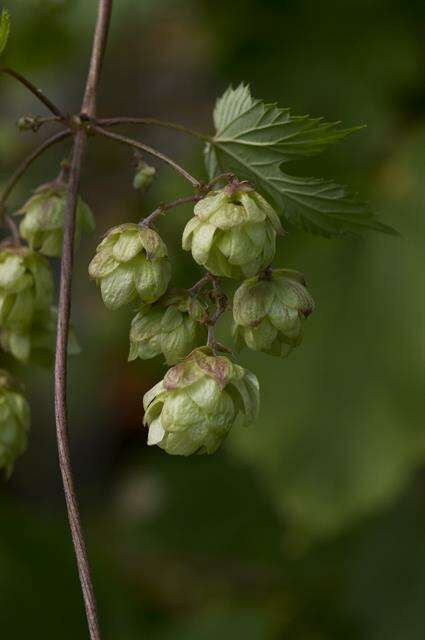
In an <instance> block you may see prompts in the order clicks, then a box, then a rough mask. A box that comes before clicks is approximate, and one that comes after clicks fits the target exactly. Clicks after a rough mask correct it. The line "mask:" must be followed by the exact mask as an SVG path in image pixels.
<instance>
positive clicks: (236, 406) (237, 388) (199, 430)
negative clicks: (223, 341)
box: [143, 347, 259, 456]
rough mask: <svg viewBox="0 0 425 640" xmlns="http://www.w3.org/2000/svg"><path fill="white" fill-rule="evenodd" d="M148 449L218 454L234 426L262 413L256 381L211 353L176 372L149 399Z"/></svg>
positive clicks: (196, 355) (199, 352)
mask: <svg viewBox="0 0 425 640" xmlns="http://www.w3.org/2000/svg"><path fill="white" fill-rule="evenodd" d="M143 404H144V408H145V416H144V424H145V425H148V427H149V435H148V444H150V445H155V444H157V445H158V446H159V447H161V449H164V450H165V451H166V452H167V453H170V454H173V455H183V456H188V455H191V454H193V453H214V451H216V450H217V449H218V448H219V446H220V444H221V443H222V441H223V439H224V438H225V437H226V436H227V434H228V433H229V431H230V429H231V428H232V427H233V426H234V425H246V424H249V423H250V422H252V421H253V420H254V419H255V418H256V417H257V414H258V409H259V385H258V380H257V378H256V376H255V375H254V374H253V373H251V372H250V371H247V370H245V369H243V368H242V367H240V366H239V365H236V364H234V363H233V362H231V361H230V360H229V358H227V357H224V356H214V355H213V353H212V350H211V349H209V348H208V347H201V348H200V349H196V350H195V351H193V352H192V353H191V354H189V355H188V356H187V358H186V359H185V360H184V361H183V362H181V363H180V364H178V365H176V366H175V367H173V368H172V369H170V370H169V371H168V372H167V373H166V375H165V377H164V379H163V380H161V382H159V383H158V384H156V385H155V386H154V387H153V388H152V389H151V390H150V391H148V392H147V393H146V394H145V396H144V399H143Z"/></svg>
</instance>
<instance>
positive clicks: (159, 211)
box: [139, 195, 203, 227]
mask: <svg viewBox="0 0 425 640" xmlns="http://www.w3.org/2000/svg"><path fill="white" fill-rule="evenodd" d="M202 198H203V196H202V195H198V196H186V197H184V198H177V200H173V202H168V203H167V204H160V205H159V206H158V207H157V208H156V209H155V211H153V212H152V213H151V214H150V215H148V216H147V217H146V218H142V220H140V222H139V224H140V225H142V226H143V227H149V226H150V225H151V224H152V223H153V222H155V220H156V219H157V218H159V217H160V216H162V214H163V213H166V212H167V211H170V209H174V208H175V207H179V206H180V205H182V204H188V203H189V202H199V200H202Z"/></svg>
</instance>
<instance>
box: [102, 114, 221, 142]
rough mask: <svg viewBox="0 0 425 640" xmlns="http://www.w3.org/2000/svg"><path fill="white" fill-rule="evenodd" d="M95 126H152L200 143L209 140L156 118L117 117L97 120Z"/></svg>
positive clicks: (177, 125)
mask: <svg viewBox="0 0 425 640" xmlns="http://www.w3.org/2000/svg"><path fill="white" fill-rule="evenodd" d="M96 124H98V125H100V126H101V127H115V126H118V125H120V124H135V125H137V124H147V125H149V124H152V125H154V126H158V127H165V128H166V129H174V130H175V131H180V132H181V133H187V134H188V135H190V136H193V137H194V138H198V139H199V140H202V141H208V140H209V139H210V138H209V136H207V135H206V134H205V133H200V132H199V131H194V130H193V129H188V128H187V127H185V126H183V125H182V124H176V123H174V122H167V121H164V120H158V119H157V118H131V117H125V116H124V117H117V118H98V119H97V120H96Z"/></svg>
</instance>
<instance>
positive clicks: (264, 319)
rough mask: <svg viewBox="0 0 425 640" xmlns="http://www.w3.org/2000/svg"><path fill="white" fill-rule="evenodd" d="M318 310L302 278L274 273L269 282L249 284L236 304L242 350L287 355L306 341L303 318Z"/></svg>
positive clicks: (253, 280) (286, 272) (280, 271)
mask: <svg viewBox="0 0 425 640" xmlns="http://www.w3.org/2000/svg"><path fill="white" fill-rule="evenodd" d="M313 310H314V301H313V298H312V297H311V295H310V294H309V292H308V291H307V289H306V288H305V286H304V279H303V277H302V275H301V274H299V273H298V272H296V271H290V270H288V269H276V270H273V271H272V272H271V273H270V274H269V275H268V276H267V277H266V278H265V277H263V278H260V277H258V276H257V277H254V278H250V279H249V280H246V281H245V282H244V283H243V284H242V285H241V286H240V287H239V289H238V290H237V291H236V293H235V297H234V301H233V317H234V320H235V324H234V328H233V332H234V337H235V340H236V344H237V346H238V348H242V347H243V346H244V345H247V346H248V347H249V348H250V349H254V350H255V351H265V352H266V353H270V354H272V355H277V356H284V355H287V354H288V353H289V352H290V351H291V350H292V348H293V347H296V346H297V345H298V344H299V343H300V342H301V340H302V318H304V317H307V316H308V315H310V313H311V312H312V311H313Z"/></svg>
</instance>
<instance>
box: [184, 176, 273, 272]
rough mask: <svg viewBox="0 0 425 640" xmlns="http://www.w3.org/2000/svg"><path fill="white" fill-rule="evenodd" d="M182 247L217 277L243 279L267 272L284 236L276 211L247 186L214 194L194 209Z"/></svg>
mask: <svg viewBox="0 0 425 640" xmlns="http://www.w3.org/2000/svg"><path fill="white" fill-rule="evenodd" d="M194 214H195V215H194V217H193V218H191V220H189V222H188V223H187V225H186V228H185V230H184V232H183V240H182V245H183V249H185V250H186V251H192V256H193V258H194V260H195V261H196V262H197V263H198V264H200V265H203V266H204V267H206V268H207V269H208V271H210V272H211V273H213V274H214V275H217V276H226V277H229V278H236V279H242V278H246V277H249V276H253V275H255V274H256V273H258V272H259V271H260V270H261V269H264V268H266V267H267V266H268V265H269V264H270V263H271V261H272V260H273V258H274V255H275V251H276V234H277V233H281V232H282V227H281V224H280V220H279V218H278V216H277V214H276V212H275V211H274V209H273V208H272V207H271V206H270V205H269V204H268V202H267V201H266V200H265V199H264V198H263V197H262V196H261V195H260V194H259V193H257V192H256V191H254V190H253V188H252V187H250V186H249V185H247V184H246V183H243V182H242V183H236V184H233V183H232V184H229V185H228V186H227V187H225V188H224V189H220V190H217V191H211V192H210V193H209V194H208V195H207V196H206V197H205V198H203V199H202V200H200V201H199V202H198V203H197V204H196V205H195V208H194Z"/></svg>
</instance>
